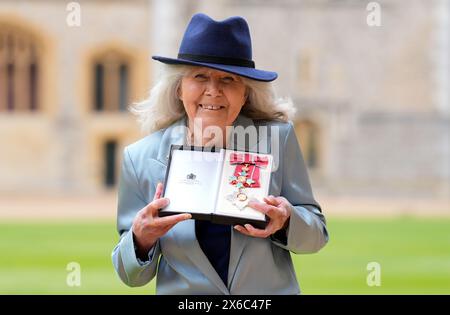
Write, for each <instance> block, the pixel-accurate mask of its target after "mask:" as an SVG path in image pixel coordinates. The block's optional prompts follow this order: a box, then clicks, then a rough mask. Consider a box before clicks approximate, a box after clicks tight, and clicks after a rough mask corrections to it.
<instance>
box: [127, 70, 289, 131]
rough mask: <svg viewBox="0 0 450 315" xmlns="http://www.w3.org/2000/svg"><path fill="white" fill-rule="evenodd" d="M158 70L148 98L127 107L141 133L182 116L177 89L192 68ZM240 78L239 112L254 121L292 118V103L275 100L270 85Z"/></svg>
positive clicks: (158, 127)
mask: <svg viewBox="0 0 450 315" xmlns="http://www.w3.org/2000/svg"><path fill="white" fill-rule="evenodd" d="M161 70H162V71H161V74H160V77H159V80H158V81H157V83H156V84H155V85H154V86H153V88H152V89H151V90H150V95H149V97H148V98H147V99H145V100H143V101H142V102H137V103H134V104H133V105H131V106H130V108H129V109H130V111H131V112H132V113H133V114H135V115H136V116H137V117H138V122H139V124H140V125H141V130H142V132H143V133H144V134H149V133H153V132H155V131H157V130H160V129H163V128H166V127H168V126H170V125H171V124H173V123H174V122H175V121H177V120H179V119H180V118H182V117H183V116H184V115H185V114H186V111H185V110H184V106H183V103H182V101H181V100H180V99H179V98H178V96H177V90H178V88H179V86H180V83H181V79H182V78H183V76H185V75H186V74H187V73H188V72H189V71H191V70H192V66H185V65H167V64H163V66H162V68H161ZM241 79H242V81H243V83H244V85H245V86H246V87H247V89H248V98H247V101H246V103H245V104H244V106H243V107H242V109H241V113H242V114H243V115H245V116H247V117H248V118H251V119H255V120H276V121H283V122H287V121H288V120H290V119H292V117H293V116H294V114H295V107H294V104H293V103H292V101H291V100H290V99H282V98H279V99H277V98H276V97H275V92H274V89H273V85H272V83H270V82H262V81H256V80H252V79H248V78H245V77H241Z"/></svg>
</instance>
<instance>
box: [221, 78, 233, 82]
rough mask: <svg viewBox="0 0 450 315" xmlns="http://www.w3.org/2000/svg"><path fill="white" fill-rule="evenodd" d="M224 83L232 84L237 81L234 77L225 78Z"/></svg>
mask: <svg viewBox="0 0 450 315" xmlns="http://www.w3.org/2000/svg"><path fill="white" fill-rule="evenodd" d="M222 81H223V82H225V83H230V82H233V81H235V80H234V78H233V77H223V78H222Z"/></svg>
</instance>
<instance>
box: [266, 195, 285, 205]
mask: <svg viewBox="0 0 450 315" xmlns="http://www.w3.org/2000/svg"><path fill="white" fill-rule="evenodd" d="M281 200H282V199H281V198H278V197H275V196H272V195H270V196H267V197H264V201H265V202H266V203H268V204H270V205H272V206H275V207H278V206H279V205H280V204H281Z"/></svg>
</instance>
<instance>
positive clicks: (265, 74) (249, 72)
mask: <svg viewBox="0 0 450 315" xmlns="http://www.w3.org/2000/svg"><path fill="white" fill-rule="evenodd" d="M152 59H154V60H157V61H160V62H163V63H167V64H171V65H178V64H179V65H191V66H203V67H208V68H212V69H216V70H221V71H225V72H229V73H233V74H237V75H240V76H243V77H246V78H249V79H253V80H257V81H264V82H270V81H273V80H275V79H276V78H277V77H278V74H277V73H276V72H272V71H265V70H259V69H254V68H247V67H240V66H232V65H224V64H218V63H208V62H199V61H191V60H186V59H175V58H167V57H162V56H152Z"/></svg>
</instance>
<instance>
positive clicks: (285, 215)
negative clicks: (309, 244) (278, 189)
mask: <svg viewBox="0 0 450 315" xmlns="http://www.w3.org/2000/svg"><path fill="white" fill-rule="evenodd" d="M248 206H249V207H251V208H253V209H255V210H257V211H260V212H262V213H264V214H266V215H267V216H268V217H269V218H270V221H269V224H267V226H266V228H265V229H264V230H262V229H257V228H255V227H253V226H252V225H251V224H245V225H244V226H241V225H235V226H234V228H235V229H236V230H238V231H239V232H241V233H242V234H245V235H248V236H255V237H262V238H266V237H269V236H270V235H272V234H274V233H275V232H276V231H278V230H281V229H282V228H285V227H287V225H288V224H289V217H290V216H291V204H290V202H289V201H288V200H287V199H286V198H284V197H281V196H280V197H274V196H272V195H270V196H268V197H267V198H266V197H265V198H264V202H259V201H250V202H249V203H248Z"/></svg>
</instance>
